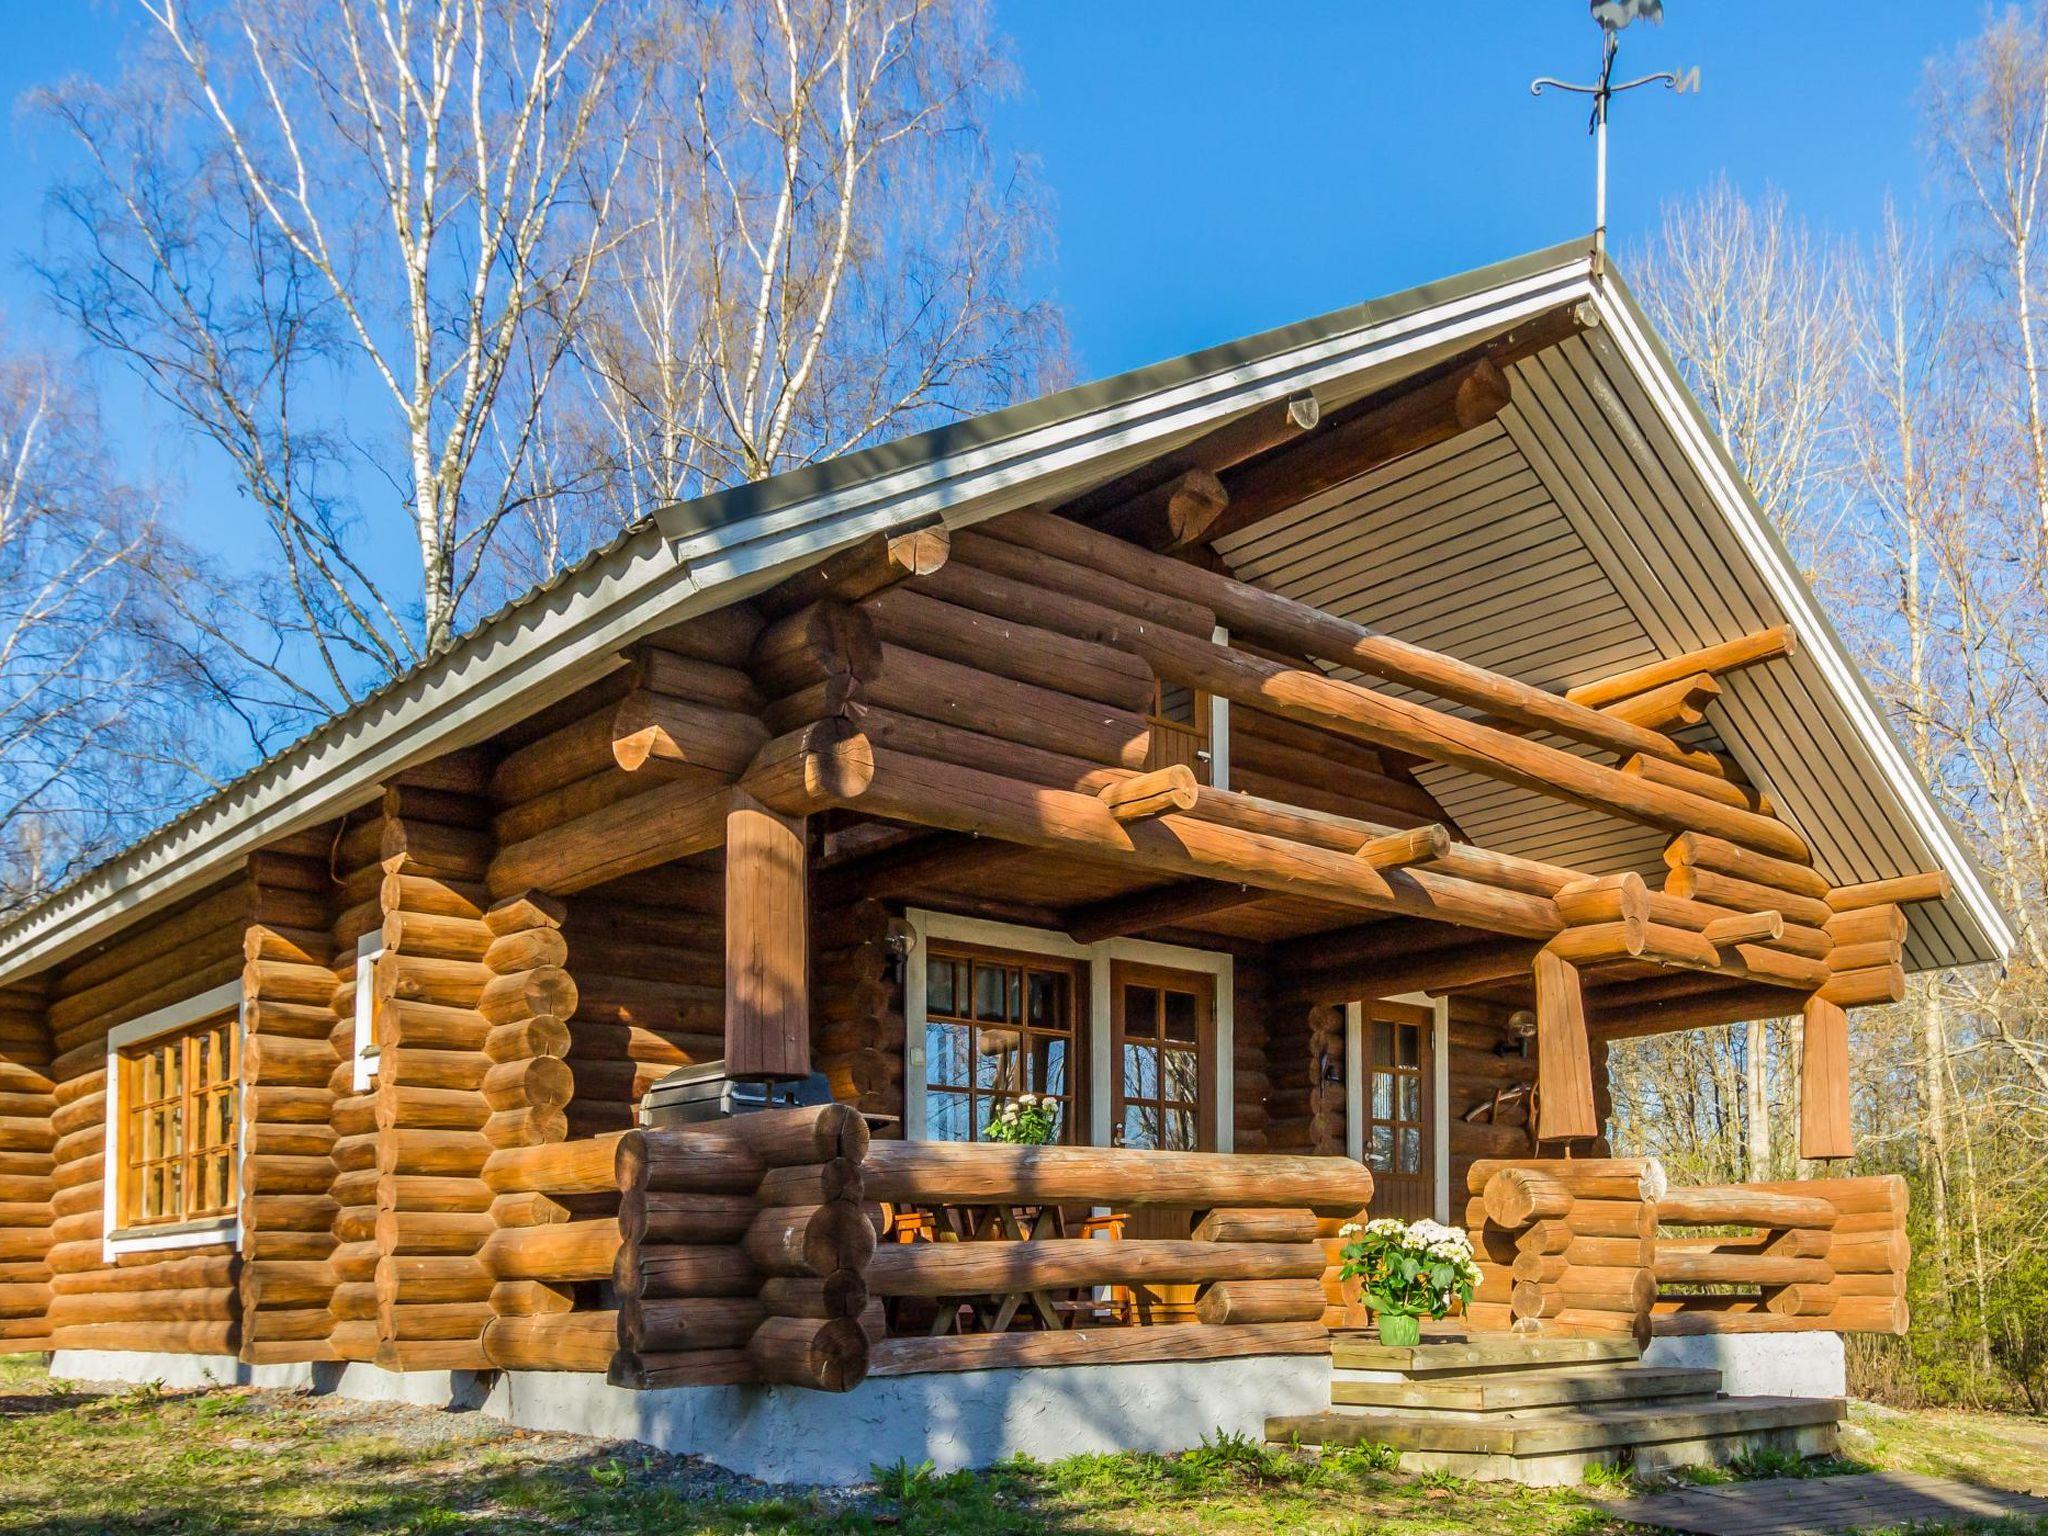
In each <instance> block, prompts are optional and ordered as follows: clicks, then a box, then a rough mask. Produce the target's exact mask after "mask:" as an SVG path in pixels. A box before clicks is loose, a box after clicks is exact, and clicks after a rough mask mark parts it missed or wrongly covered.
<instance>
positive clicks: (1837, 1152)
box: [1799, 996, 1856, 1161]
mask: <svg viewBox="0 0 2048 1536" xmlns="http://www.w3.org/2000/svg"><path fill="white" fill-rule="evenodd" d="M1855 1153H1856V1141H1855V1137H1854V1136H1853V1135H1852V1134H1851V1132H1850V1129H1849V1015H1848V1014H1846V1013H1844V1012H1843V1011H1842V1009H1841V1008H1840V1007H1839V1006H1837V1005H1836V1004H1834V1003H1831V1002H1828V1001H1827V1000H1826V999H1825V998H1822V997H1819V996H1815V997H1809V998H1808V999H1807V1000H1806V1009H1805V1028H1804V1030H1803V1032H1802V1034H1801V1037H1800V1045H1799V1155H1800V1156H1801V1157H1806V1158H1812V1159H1814V1160H1816V1161H1820V1160H1826V1159H1833V1158H1838V1157H1853V1156H1855Z"/></svg>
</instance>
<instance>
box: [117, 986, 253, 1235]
mask: <svg viewBox="0 0 2048 1536" xmlns="http://www.w3.org/2000/svg"><path fill="white" fill-rule="evenodd" d="M230 1008H232V1009H233V1010H234V1013H235V1060H236V1062H237V1063H238V1064H239V1063H240V1061H241V1060H242V1052H243V1050H244V1048H245V1047H246V1046H247V1044H248V1033H247V1030H248V1019H247V1014H246V1009H247V1001H246V999H244V998H243V996H242V983H241V982H240V980H235V981H230V982H224V983H222V984H221V985H220V986H217V987H215V988H213V989H212V990H211V991H207V992H201V993H200V994H199V995H198V996H197V997H188V998H186V999H185V1000H184V1001H183V1002H180V1003H172V1004H171V1005H170V1006H169V1007H167V1008H159V1009H157V1010H156V1011H155V1012H154V1013H145V1014H144V1015H143V1016H142V1017H141V1018H139V1019H130V1020H129V1021H128V1022H127V1023H126V1024H117V1025H115V1026H114V1027H113V1028H112V1029H110V1030H108V1031H107V1108H106V1124H105V1127H104V1130H105V1136H104V1140H103V1146H104V1150H105V1155H104V1160H103V1162H102V1165H101V1174H100V1178H101V1183H102V1184H103V1185H104V1189H103V1191H102V1195H101V1203H100V1233H101V1236H100V1256H101V1258H102V1259H104V1260H105V1261H107V1262H108V1263H111V1262H113V1260H115V1259H116V1258H118V1257H120V1255H122V1254H124V1253H160V1252H163V1251H165V1250H166V1249H172V1248H217V1247H220V1246H222V1245H228V1246H232V1247H234V1248H236V1249H237V1250H239V1249H240V1248H241V1246H242V1214H241V1206H242V1148H243V1147H244V1146H246V1145H247V1143H248V1131H249V1105H248V1095H247V1094H246V1093H245V1092H243V1091H242V1090H243V1085H241V1084H239V1083H238V1084H237V1085H236V1090H235V1155H234V1159H233V1193H234V1197H235V1210H234V1212H233V1213H232V1214H230V1215H226V1216H214V1217H209V1218H207V1219H206V1220H203V1221H187V1222H179V1223H177V1224H176V1225H175V1226H170V1227H164V1228H161V1229H158V1228H152V1227H138V1228H136V1229H134V1230H132V1231H126V1232H124V1231H122V1230H121V1227H120V1220H121V1168H122V1161H121V1122H122V1119H123V1115H122V1110H121V1053H122V1052H123V1051H125V1050H127V1049H129V1048H130V1047H131V1046H136V1045H141V1044H143V1043H144V1042H146V1041H149V1040H154V1039H156V1038H157V1037H158V1036H159V1035H169V1034H175V1033H177V1032H178V1031H180V1030H185V1029H190V1028H191V1027H192V1026H193V1025H194V1024H198V1023H200V1022H202V1021H203V1020H205V1019H207V1018H210V1017H212V1016H213V1015H215V1014H219V1013H225V1012H227V1011H228V1010H229V1009H230Z"/></svg>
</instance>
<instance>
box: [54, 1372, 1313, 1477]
mask: <svg viewBox="0 0 2048 1536" xmlns="http://www.w3.org/2000/svg"><path fill="white" fill-rule="evenodd" d="M50 1368H51V1372H52V1374H54V1375H57V1376H61V1377H66V1378H69V1379H72V1380H80V1381H124V1382H141V1381H161V1382H162V1383H163V1384H164V1385H165V1386H169V1387H205V1386H232V1385H248V1386H258V1387H272V1388H277V1389H281V1390H286V1391H309V1392H319V1393H329V1392H332V1393H336V1394H339V1395H341V1396H344V1397H351V1398H361V1399H366V1400H370V1401H377V1402H403V1403H412V1404H416V1405H418V1406H421V1407H435V1408H472V1409H476V1410H477V1411H480V1412H483V1413H486V1414H488V1415H490V1416H491V1417H492V1418H496V1419H502V1420H504V1421H505V1422H506V1423H508V1424H511V1425H514V1426H516V1427H518V1428H520V1429H534V1430H554V1431H560V1432H563V1433H568V1434H578V1435H593V1436H597V1437H599V1438H601V1439H609V1440H633V1441H638V1442H640V1443H642V1444H644V1445H651V1446H654V1447H655V1448H657V1449H659V1450H663V1451H669V1452H673V1453H676V1454H683V1455H693V1456H702V1457H704V1458H705V1459H706V1460H708V1461H713V1462H716V1463H718V1464H719V1465H721V1466H724V1467H729V1468H731V1469H732V1470H733V1471H735V1472H740V1473H743V1474H745V1475H747V1476H749V1477H757V1478H760V1479H761V1480H763V1481H764V1482H771V1483H824V1484H850V1483H864V1482H867V1481H869V1479H870V1477H871V1475H872V1474H871V1472H870V1470H869V1469H870V1467H873V1466H888V1465H890V1464H892V1463H894V1462H896V1461H897V1460H899V1459H901V1460H907V1461H909V1462H911V1463H912V1464H913V1465H914V1464H916V1463H918V1462H921V1461H925V1460H930V1461H931V1462H933V1463H934V1464H935V1465H936V1466H937V1467H938V1469H939V1470H940V1471H942V1472H944V1471H953V1470H955V1469H958V1468H962V1467H985V1466H989V1465H992V1464H994V1463H995V1462H998V1461H1001V1460H1003V1459H1005V1458H1006V1457H1010V1456H1018V1455H1025V1456H1034V1457H1037V1458H1039V1459H1041V1460H1046V1461H1051V1460H1056V1459H1057V1458H1059V1457H1062V1456H1073V1455H1077V1454H1080V1453H1083V1452H1089V1451H1119V1450H1126V1451H1160V1452H1170V1451H1181V1450H1187V1449H1189V1448H1190V1447H1192V1446H1195V1445H1198V1444H1200V1443H1201V1441H1202V1440H1203V1438H1204V1437H1205V1436H1210V1437H1213V1436H1214V1435H1215V1434H1217V1433H1218V1432H1219V1431H1221V1432H1225V1433H1230V1434H1243V1435H1250V1436H1252V1437H1253V1438H1254V1439H1257V1438H1262V1437H1263V1435H1264V1433H1265V1422H1266V1419H1267V1417H1268V1415H1272V1414H1299V1413H1311V1412H1316V1411H1318V1410H1320V1409H1322V1408H1324V1407H1326V1406H1327V1405H1328V1403H1329V1401H1330V1362H1329V1360H1328V1358H1327V1357H1325V1356H1321V1355H1267V1356H1257V1357H1252V1358H1248V1359H1236V1360H1203V1361H1182V1362H1171V1363H1152V1364H1136V1365H1080V1366H1058V1367H1046V1368H1039V1369H1031V1370H1003V1371H962V1372H952V1373H942V1374H936V1375H929V1376H894V1377H880V1378H875V1379H871V1380H869V1381H866V1382H863V1383H862V1384H861V1385H860V1386H859V1387H858V1388H856V1389H855V1390H854V1391H852V1392H848V1393H844V1394H836V1393H829V1392H810V1391H805V1390H804V1389H802V1388H799V1387H772V1386H745V1387H669V1388H664V1389H661V1390H658V1391H649V1392H635V1391H630V1390H628V1389H626V1388H622V1387H614V1386H611V1385H609V1384H607V1383H606V1382H605V1381H604V1380H603V1379H602V1378H600V1377H597V1376H590V1375H583V1374H580V1373H571V1372H566V1371H502V1372H496V1373H482V1374H479V1373H473V1372H468V1371H454V1372H450V1371H418V1372H405V1373H400V1372H393V1371H385V1370H381V1369H379V1368H378V1367H375V1366H368V1365H360V1364H350V1365H279V1366H249V1365H243V1364H242V1363H241V1362H239V1361H237V1360H234V1359H232V1358H230V1357H228V1356H216V1355H173V1354H135V1353H126V1352H114V1351H104V1350H59V1351H58V1352H57V1354H56V1356H55V1357H54V1358H53V1360H52V1362H51V1367H50Z"/></svg>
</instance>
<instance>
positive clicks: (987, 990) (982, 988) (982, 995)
mask: <svg viewBox="0 0 2048 1536" xmlns="http://www.w3.org/2000/svg"><path fill="white" fill-rule="evenodd" d="M1009 1004H1010V999H1009V987H1008V984H1007V977H1006V975H1005V973H1004V971H1003V969H1002V967H1000V966H993V965H977V966H976V967H975V968H974V1016H975V1018H977V1019H986V1020H987V1021H989V1022H990V1023H993V1024H1002V1023H1006V1022H1008V1020H1009V1017H1010V1006H1009Z"/></svg>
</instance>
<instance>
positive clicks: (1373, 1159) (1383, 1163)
mask: <svg viewBox="0 0 2048 1536" xmlns="http://www.w3.org/2000/svg"><path fill="white" fill-rule="evenodd" d="M1366 1161H1367V1162H1368V1163H1369V1164H1371V1166H1372V1170H1373V1172H1375V1173H1390V1172H1392V1171H1393V1166H1394V1128H1393V1127H1392V1126H1391V1125H1376V1126H1374V1127H1373V1128H1372V1145H1371V1146H1370V1147H1368V1148H1366Z"/></svg>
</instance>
